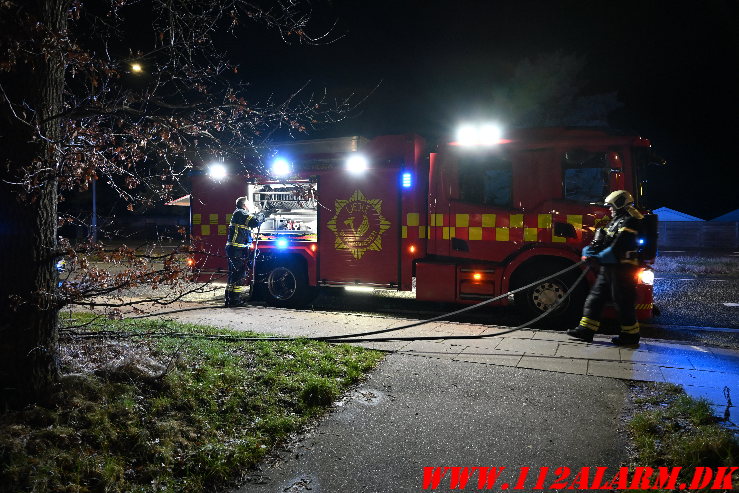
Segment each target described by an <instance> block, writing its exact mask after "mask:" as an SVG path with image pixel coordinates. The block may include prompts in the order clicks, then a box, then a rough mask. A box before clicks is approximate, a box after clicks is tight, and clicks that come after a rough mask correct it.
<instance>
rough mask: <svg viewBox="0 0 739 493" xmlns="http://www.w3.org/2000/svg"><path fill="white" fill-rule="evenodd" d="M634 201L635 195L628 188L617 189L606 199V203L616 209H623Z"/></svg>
mask: <svg viewBox="0 0 739 493" xmlns="http://www.w3.org/2000/svg"><path fill="white" fill-rule="evenodd" d="M633 203H634V197H632V196H631V194H630V193H629V192H627V191H626V190H616V191H615V192H611V193H610V194H608V197H606V200H605V205H607V206H610V207H613V208H614V209H623V208H624V207H626V206H629V205H631V204H633Z"/></svg>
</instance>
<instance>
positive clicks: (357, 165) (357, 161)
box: [346, 154, 369, 174]
mask: <svg viewBox="0 0 739 493" xmlns="http://www.w3.org/2000/svg"><path fill="white" fill-rule="evenodd" d="M368 166H369V163H368V162H367V158H366V157H364V156H362V155H361V154H352V155H351V156H349V159H347V160H346V169H347V170H348V171H349V172H350V173H352V174H359V173H364V172H365V171H366V170H367V167H368Z"/></svg>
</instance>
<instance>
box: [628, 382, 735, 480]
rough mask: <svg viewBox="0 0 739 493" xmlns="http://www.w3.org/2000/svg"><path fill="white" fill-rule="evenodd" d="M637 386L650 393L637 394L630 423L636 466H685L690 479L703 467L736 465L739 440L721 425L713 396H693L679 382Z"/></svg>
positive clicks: (684, 470) (633, 462) (684, 471)
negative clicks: (716, 416) (710, 402)
mask: <svg viewBox="0 0 739 493" xmlns="http://www.w3.org/2000/svg"><path fill="white" fill-rule="evenodd" d="M637 388H639V389H640V390H639V392H643V393H645V394H646V395H645V396H643V397H639V398H637V399H635V404H636V405H637V407H638V408H639V411H638V412H637V413H636V414H634V416H633V417H632V418H631V421H630V422H629V431H630V435H631V438H632V440H633V444H634V447H635V449H636V453H635V457H634V458H633V460H632V465H633V466H649V467H658V466H669V467H675V466H681V467H683V473H682V474H681V480H685V482H688V480H689V479H690V477H691V474H692V472H693V470H694V468H695V467H698V466H706V467H720V466H727V467H729V466H736V464H737V461H739V440H737V437H736V436H735V435H734V434H733V433H732V432H731V431H729V430H728V429H726V428H724V427H722V426H721V425H720V424H719V422H718V420H717V418H715V417H714V416H713V413H712V410H711V407H710V405H709V403H708V401H706V400H705V399H693V398H691V397H688V396H687V395H686V394H685V392H684V391H683V390H682V388H681V387H679V386H675V385H664V384H661V385H660V384H645V385H640V386H637Z"/></svg>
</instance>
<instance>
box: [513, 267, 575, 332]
mask: <svg viewBox="0 0 739 493" xmlns="http://www.w3.org/2000/svg"><path fill="white" fill-rule="evenodd" d="M565 267H567V265H566V264H563V263H541V262H537V263H536V264H532V265H529V266H524V267H523V268H522V269H523V270H522V271H521V272H519V273H517V274H516V275H515V277H514V280H515V285H514V286H513V287H514V288H518V287H521V286H526V285H527V284H531V283H532V282H535V281H537V280H539V279H542V278H544V277H546V276H548V275H551V274H554V273H555V272H558V271H560V270H562V269H564V268H565ZM578 275H579V271H577V270H574V271H570V272H567V273H565V274H563V275H560V276H557V277H553V278H550V279H547V280H544V281H542V282H540V283H537V284H535V285H534V286H532V287H531V288H529V289H526V290H524V291H521V292H520V293H516V294H515V303H516V306H517V307H518V308H519V310H520V311H521V312H522V313H523V314H524V315H525V316H526V317H528V318H532V319H533V318H535V317H537V316H539V315H541V314H542V313H543V312H545V311H546V310H548V309H549V308H550V307H551V306H553V305H554V304H555V303H557V301H559V300H562V301H561V302H560V304H559V306H558V307H557V308H556V309H555V311H554V312H552V313H550V314H549V315H547V316H546V317H545V318H543V319H542V321H541V322H540V324H543V325H546V326H547V327H551V328H557V329H566V328H568V326H569V325H571V324H573V323H574V322H576V321H577V320H578V319H579V317H580V315H581V314H582V306H583V303H584V301H585V296H586V295H587V286H586V283H585V282H584V281H581V282H580V285H579V286H577V287H576V288H575V290H574V291H573V292H572V294H571V295H570V296H569V298H567V299H564V296H565V294H566V293H567V291H568V290H569V289H570V287H571V286H572V283H573V282H575V281H576V280H577V277H578ZM552 324H555V325H552Z"/></svg>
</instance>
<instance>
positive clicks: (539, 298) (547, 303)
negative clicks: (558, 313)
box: [531, 281, 566, 312]
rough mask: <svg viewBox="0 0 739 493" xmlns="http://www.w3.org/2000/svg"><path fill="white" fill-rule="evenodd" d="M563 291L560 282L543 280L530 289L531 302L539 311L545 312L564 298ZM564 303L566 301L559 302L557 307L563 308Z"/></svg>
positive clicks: (564, 291)
mask: <svg viewBox="0 0 739 493" xmlns="http://www.w3.org/2000/svg"><path fill="white" fill-rule="evenodd" d="M565 293H566V290H565V289H564V286H562V285H561V284H559V283H556V282H551V281H550V282H545V283H542V284H539V285H538V286H536V287H534V289H533V290H532V291H531V304H532V305H534V306H535V307H536V309H537V310H539V311H540V312H545V311H547V310H549V309H551V308H552V306H554V305H555V303H557V302H559V300H561V299H562V298H564V295H565ZM565 304H566V301H565V302H563V303H561V304H560V305H559V307H558V309H560V308H563V307H564V306H565Z"/></svg>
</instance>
